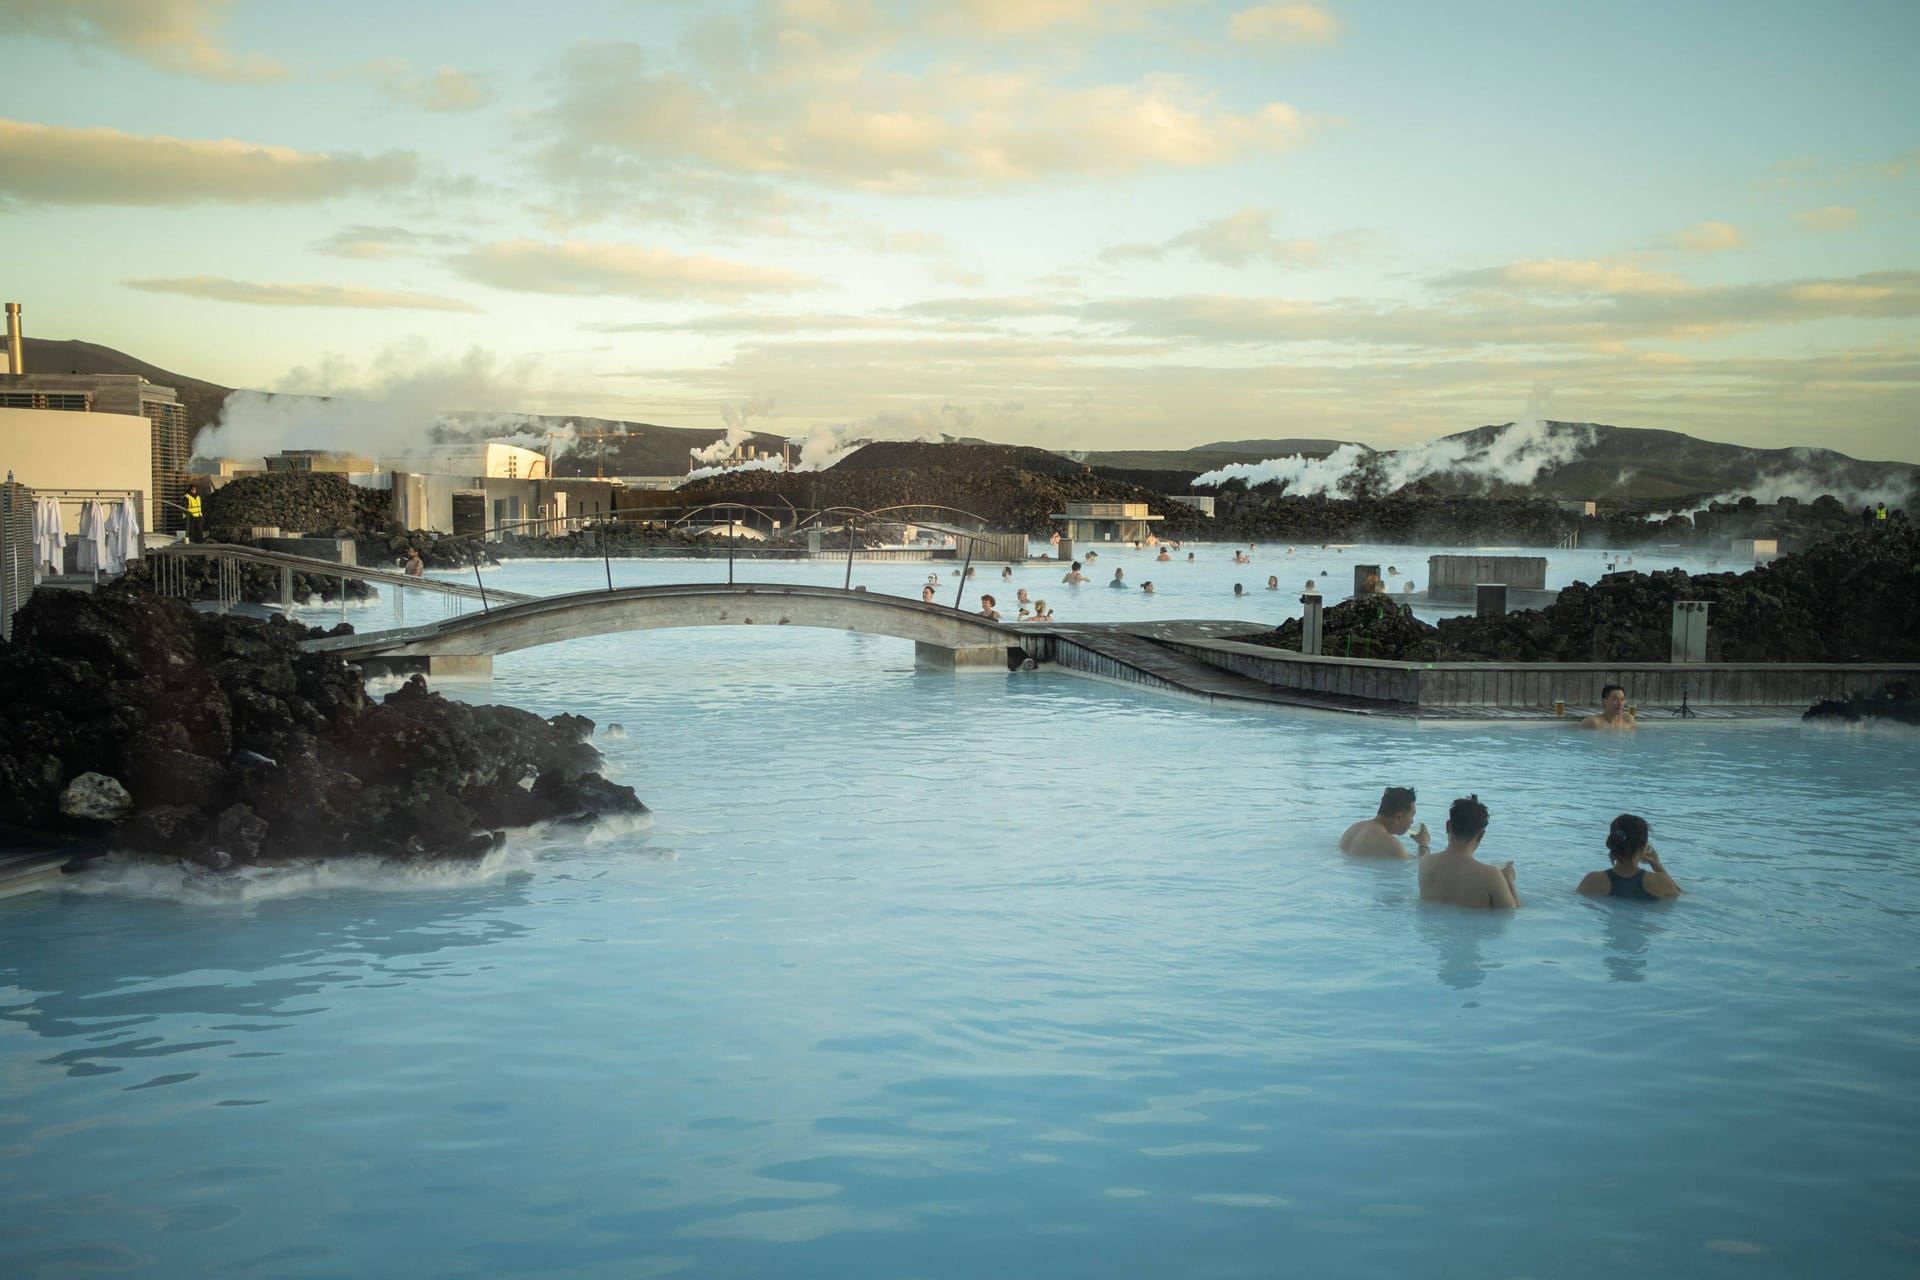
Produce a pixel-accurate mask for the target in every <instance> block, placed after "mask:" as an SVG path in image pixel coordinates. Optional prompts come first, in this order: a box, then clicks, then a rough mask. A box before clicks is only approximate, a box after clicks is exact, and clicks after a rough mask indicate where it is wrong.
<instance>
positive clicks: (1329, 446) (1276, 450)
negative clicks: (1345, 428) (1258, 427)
mask: <svg viewBox="0 0 1920 1280" xmlns="http://www.w3.org/2000/svg"><path fill="white" fill-rule="evenodd" d="M1349 444H1350V445H1354V446H1357V447H1358V448H1361V449H1365V450H1367V452H1369V453H1371V452H1373V449H1372V447H1371V446H1369V445H1364V444H1361V443H1360V442H1359V441H1358V440H1323V439H1318V438H1314V437H1305V436H1303V437H1299V438H1297V439H1295V438H1289V439H1282V440H1222V441H1220V442H1218V443H1216V444H1203V445H1199V446H1197V447H1195V448H1193V449H1189V450H1188V452H1189V453H1257V454H1259V455H1260V457H1259V460H1260V461H1262V462H1264V461H1266V460H1267V459H1268V458H1291V457H1294V456H1295V455H1302V456H1305V457H1309V458H1324V457H1326V456H1327V455H1328V454H1330V453H1332V452H1333V451H1334V450H1335V449H1338V448H1340V447H1342V446H1343V445H1349Z"/></svg>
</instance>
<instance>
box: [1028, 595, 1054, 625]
mask: <svg viewBox="0 0 1920 1280" xmlns="http://www.w3.org/2000/svg"><path fill="white" fill-rule="evenodd" d="M1033 620H1034V621H1035V622H1052V621H1053V610H1051V609H1049V608H1047V602H1046V601H1045V600H1035V601H1034V602H1033Z"/></svg>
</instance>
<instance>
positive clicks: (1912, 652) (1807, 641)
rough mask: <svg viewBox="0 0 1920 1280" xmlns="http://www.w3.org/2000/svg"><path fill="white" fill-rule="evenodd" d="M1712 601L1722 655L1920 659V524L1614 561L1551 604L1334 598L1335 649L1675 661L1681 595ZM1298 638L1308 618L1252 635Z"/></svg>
mask: <svg viewBox="0 0 1920 1280" xmlns="http://www.w3.org/2000/svg"><path fill="white" fill-rule="evenodd" d="M1677 600H1704V601H1706V602H1707V603H1708V604H1709V605H1710V606H1711V607H1710V609H1709V611H1708V614H1707V619H1708V623H1707V653H1706V658H1707V661H1709V662H1913V661H1920V537H1916V536H1915V534H1914V531H1913V529H1912V528H1911V526H1909V525H1908V524H1907V522H1906V521H1905V520H1893V521H1889V522H1887V527H1886V528H1884V529H1874V530H1871V531H1865V532H1856V533H1850V534H1845V535H1842V536H1840V537H1837V538H1833V539H1830V540H1828V541H1826V542H1822V543H1818V544H1816V545H1814V546H1813V547H1810V548H1808V549H1807V550H1806V551H1803V552H1799V553H1796V554H1794V555H1788V556H1782V557H1781V558H1780V559H1778V560H1776V561H1774V562H1773V563H1772V564H1770V565H1766V566H1763V567H1761V568H1758V569H1753V570H1750V571H1749V572H1746V573H1738V574H1735V573H1714V574H1688V573H1685V572H1682V571H1681V570H1679V569H1672V570H1664V571H1659V572H1654V573H1611V574H1608V575H1606V576H1605V577H1603V578H1601V579H1600V581H1599V582H1597V583H1594V584H1592V585H1588V584H1587V583H1584V582H1576V583H1574V584H1573V585H1572V586H1570V587H1568V588H1566V590H1564V591H1562V592H1561V593H1560V595H1559V598H1558V599H1556V600H1555V601H1554V603H1552V604H1551V605H1548V606H1547V607H1546V608H1544V609H1530V610H1522V611H1520V612H1516V613H1509V614H1506V615H1504V616H1501V617H1496V618H1479V617H1461V618H1446V619H1442V620H1441V622H1440V624H1439V625H1438V626H1437V627H1434V626H1428V625H1427V624H1425V623H1422V622H1420V621H1419V620H1417V619H1415V618H1414V617H1413V616H1412V614H1411V612H1410V611H1408V610H1407V609H1406V608H1405V607H1404V606H1394V605H1391V604H1388V603H1384V602H1380V603H1376V599H1374V598H1369V599H1365V600H1360V601H1352V602H1346V603H1342V604H1337V605H1334V606H1333V607H1332V608H1330V609H1328V610H1327V611H1326V613H1325V615H1324V619H1323V631H1322V642H1321V652H1323V653H1328V654H1341V655H1346V654H1348V653H1349V652H1350V653H1351V655H1352V656H1355V657H1359V656H1363V654H1362V648H1363V647H1364V648H1365V649H1366V650H1367V652H1366V653H1365V654H1364V656H1368V657H1377V658H1391V659H1396V660H1408V661H1420V662H1445V661H1455V662H1485V661H1501V662H1665V661H1667V659H1668V658H1669V657H1670V656H1671V653H1672V634H1673V604H1674V602H1675V601H1677ZM1241 638H1242V639H1245V640H1248V641H1251V642H1253V643H1256V644H1266V645H1271V646H1273V647H1275V648H1281V649H1293V650H1298V649H1299V647H1300V623H1299V621H1298V620H1297V619H1289V620H1288V621H1287V622H1284V623H1282V624H1281V625H1280V627H1279V628H1278V629H1276V630H1274V631H1271V632H1260V633H1256V634H1254V635H1250V636H1245V637H1241Z"/></svg>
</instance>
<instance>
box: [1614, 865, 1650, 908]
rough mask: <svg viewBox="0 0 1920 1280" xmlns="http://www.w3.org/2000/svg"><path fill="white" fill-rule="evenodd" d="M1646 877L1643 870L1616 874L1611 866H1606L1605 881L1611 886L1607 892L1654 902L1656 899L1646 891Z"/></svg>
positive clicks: (1616, 895) (1616, 896)
mask: <svg viewBox="0 0 1920 1280" xmlns="http://www.w3.org/2000/svg"><path fill="white" fill-rule="evenodd" d="M1646 878H1647V873H1646V871H1645V870H1640V871H1636V872H1634V873H1633V874H1632V875H1630V876H1623V875H1618V874H1616V873H1615V872H1614V870H1613V868H1612V867H1608V868H1607V881H1608V883H1609V885H1610V886H1611V887H1610V888H1609V889H1608V890H1607V892H1608V893H1609V894H1610V895H1611V896H1613V897H1615V898H1637V899H1639V900H1640V901H1642V902H1656V901H1658V899H1656V898H1655V897H1654V896H1653V895H1652V894H1650V893H1648V892H1647V886H1646V884H1645V883H1644V881H1645V880H1646Z"/></svg>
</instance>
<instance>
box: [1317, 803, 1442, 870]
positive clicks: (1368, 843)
mask: <svg viewBox="0 0 1920 1280" xmlns="http://www.w3.org/2000/svg"><path fill="white" fill-rule="evenodd" d="M1412 826H1413V788H1412V787H1388V788H1387V790H1386V793H1385V794H1384V795H1382V796H1381V797H1380V811H1379V812H1378V813H1376V814H1374V815H1373V816H1372V817H1371V818H1366V819H1363V820H1362V821H1360V822H1356V823H1354V824H1353V825H1352V826H1350V827H1348V828H1347V832H1346V834H1345V835H1343V836H1341V837H1340V850H1341V852H1343V853H1350V854H1352V855H1353V856H1354V857H1356V858H1404V857H1406V856H1407V848H1406V846H1405V845H1403V844H1401V843H1400V837H1401V836H1403V835H1405V834H1407V831H1408V829H1409V828H1411V827H1412ZM1431 839H1432V837H1431V836H1429V835H1428V834H1427V824H1426V823H1424V822H1423V823H1421V824H1420V829H1419V830H1418V831H1415V832H1414V833H1413V843H1414V847H1415V848H1417V849H1418V850H1419V851H1420V856H1421V857H1423V858H1424V857H1426V856H1427V855H1428V854H1429V853H1431V852H1433V850H1432V848H1431V846H1430V844H1429V841H1431Z"/></svg>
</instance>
